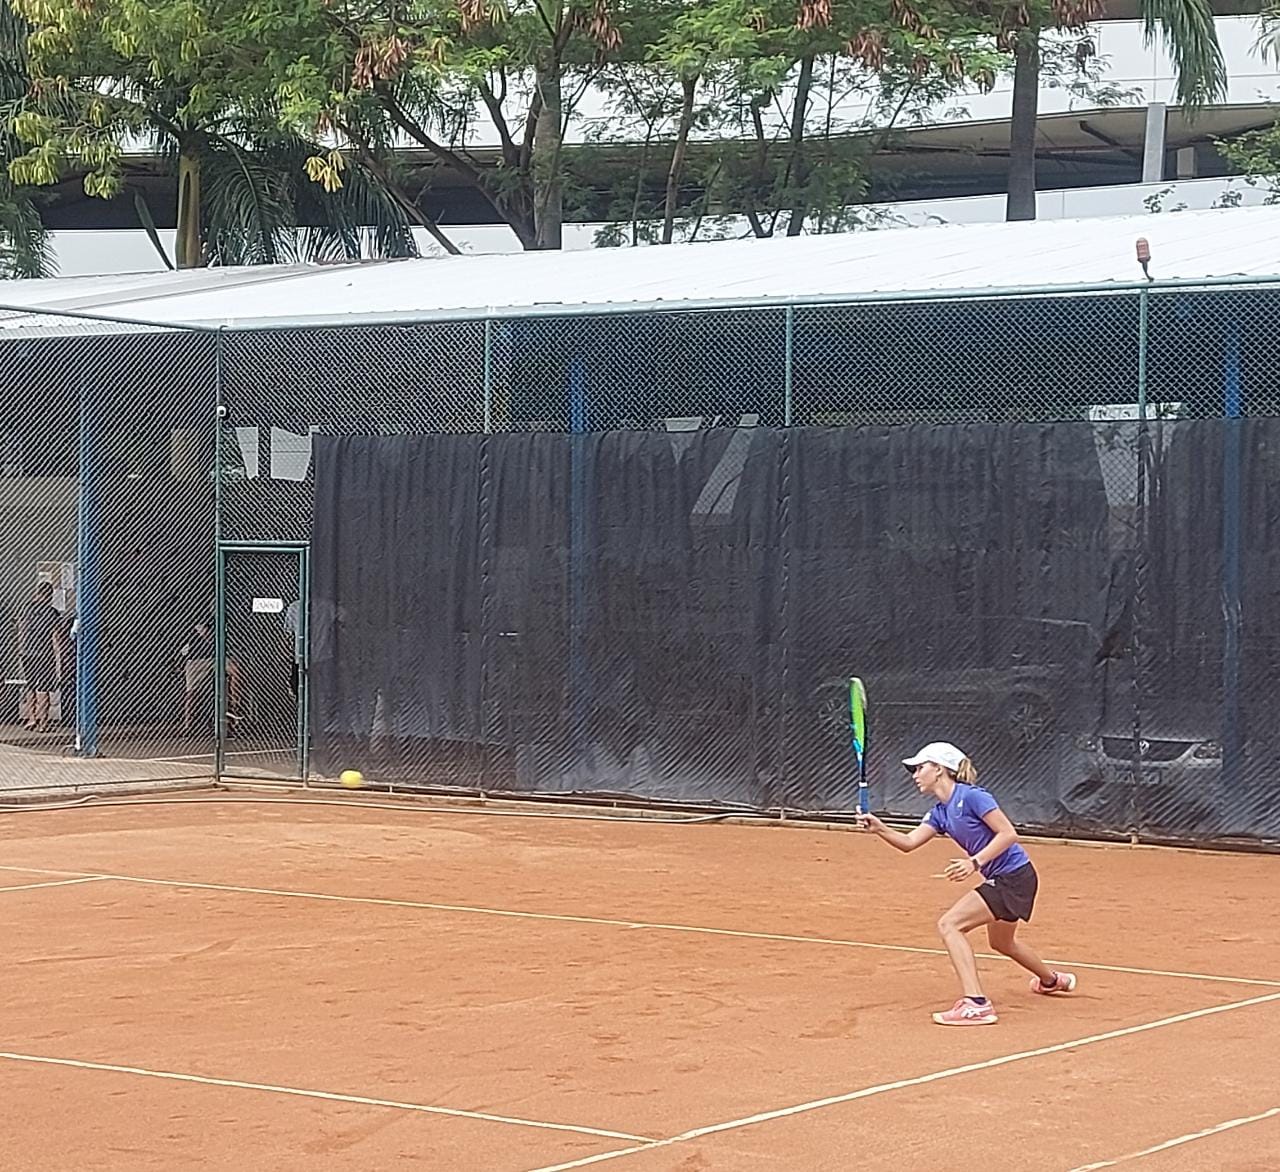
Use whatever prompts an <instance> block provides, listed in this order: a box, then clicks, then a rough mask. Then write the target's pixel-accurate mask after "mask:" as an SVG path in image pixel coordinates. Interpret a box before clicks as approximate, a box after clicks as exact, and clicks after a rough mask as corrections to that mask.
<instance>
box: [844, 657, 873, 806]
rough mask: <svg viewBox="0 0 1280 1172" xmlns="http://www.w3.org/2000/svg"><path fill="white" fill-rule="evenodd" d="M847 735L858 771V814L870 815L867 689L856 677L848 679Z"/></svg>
mask: <svg viewBox="0 0 1280 1172" xmlns="http://www.w3.org/2000/svg"><path fill="white" fill-rule="evenodd" d="M849 735H850V737H851V738H852V740H853V762H854V765H855V767H856V768H857V770H858V813H859V814H870V813H871V791H870V790H869V789H868V788H867V688H866V685H865V684H864V683H863V682H862V681H861V680H860V679H859V678H858V677H857V676H851V677H850V678H849Z"/></svg>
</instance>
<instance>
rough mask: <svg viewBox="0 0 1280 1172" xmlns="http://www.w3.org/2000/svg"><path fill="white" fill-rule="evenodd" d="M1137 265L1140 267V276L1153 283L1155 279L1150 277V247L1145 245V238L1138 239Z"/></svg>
mask: <svg viewBox="0 0 1280 1172" xmlns="http://www.w3.org/2000/svg"><path fill="white" fill-rule="evenodd" d="M1138 263H1139V264H1140V265H1141V266H1142V275H1143V276H1144V277H1146V278H1147V280H1148V281H1154V280H1155V278H1154V277H1153V276H1152V275H1151V269H1150V265H1151V245H1150V244H1148V243H1147V238H1146V237H1145V236H1139V237H1138Z"/></svg>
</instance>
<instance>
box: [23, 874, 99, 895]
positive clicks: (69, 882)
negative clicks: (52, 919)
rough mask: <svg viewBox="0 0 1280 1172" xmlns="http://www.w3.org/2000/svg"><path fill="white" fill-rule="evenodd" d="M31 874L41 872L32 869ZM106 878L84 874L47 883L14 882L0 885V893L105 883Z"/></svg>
mask: <svg viewBox="0 0 1280 1172" xmlns="http://www.w3.org/2000/svg"><path fill="white" fill-rule="evenodd" d="M31 874H32V875H40V874H43V872H41V871H32V872H31ZM105 882H107V880H106V878H105V877H104V876H102V875H85V876H82V877H81V878H79V879H54V880H52V881H51V882H48V883H14V884H12V885H11V886H9V887H0V895H3V894H4V893H5V892H6V891H37V890H39V889H40V888H41V887H74V886H75V885H76V884H77V883H105Z"/></svg>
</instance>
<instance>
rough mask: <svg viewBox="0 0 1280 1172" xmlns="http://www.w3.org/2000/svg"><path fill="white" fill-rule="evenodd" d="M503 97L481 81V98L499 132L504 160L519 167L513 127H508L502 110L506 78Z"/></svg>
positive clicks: (518, 154)
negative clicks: (512, 132) (512, 135)
mask: <svg viewBox="0 0 1280 1172" xmlns="http://www.w3.org/2000/svg"><path fill="white" fill-rule="evenodd" d="M502 80H503V84H502V96H501V97H499V96H498V95H497V94H495V93H494V92H493V88H492V87H491V86H490V85H489V83H488V82H487V81H481V82H480V83H479V86H480V97H481V99H482V100H483V102H484V105H485V109H486V110H488V111H489V117H490V118H491V119H492V120H493V125H494V127H495V128H496V129H497V131H498V140H499V141H500V142H501V143H502V159H503V161H504V162H505V163H506V164H507V166H509V167H518V166H519V165H520V151H519V150H518V148H517V147H516V144H515V140H514V139H512V137H511V127H510V126H508V125H507V116H506V114H505V113H504V111H503V109H502V103H503V102H504V101H505V100H506V96H507V95H506V90H507V86H506V76H505V75H504V76H503V79H502Z"/></svg>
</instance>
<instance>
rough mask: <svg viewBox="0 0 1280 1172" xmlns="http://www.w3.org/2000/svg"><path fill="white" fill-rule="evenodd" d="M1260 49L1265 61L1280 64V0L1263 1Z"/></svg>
mask: <svg viewBox="0 0 1280 1172" xmlns="http://www.w3.org/2000/svg"><path fill="white" fill-rule="evenodd" d="M1258 48H1259V49H1261V50H1262V55H1263V58H1264V59H1269V60H1272V61H1275V62H1277V63H1280V0H1263V5H1262V14H1261V17H1260V32H1259V36H1258Z"/></svg>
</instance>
